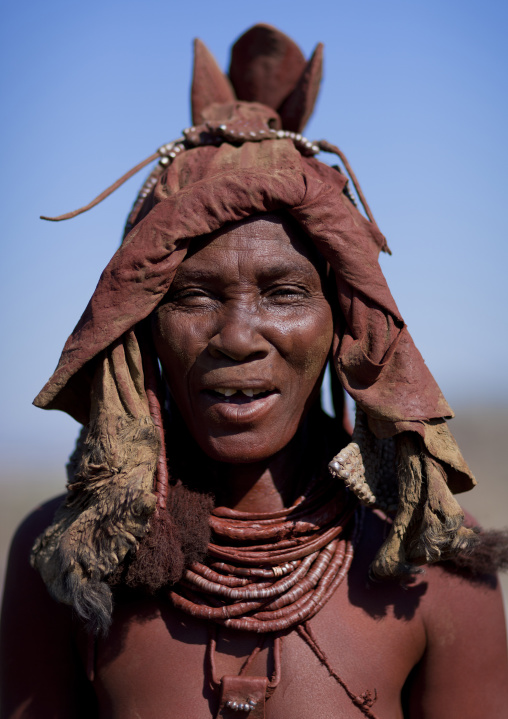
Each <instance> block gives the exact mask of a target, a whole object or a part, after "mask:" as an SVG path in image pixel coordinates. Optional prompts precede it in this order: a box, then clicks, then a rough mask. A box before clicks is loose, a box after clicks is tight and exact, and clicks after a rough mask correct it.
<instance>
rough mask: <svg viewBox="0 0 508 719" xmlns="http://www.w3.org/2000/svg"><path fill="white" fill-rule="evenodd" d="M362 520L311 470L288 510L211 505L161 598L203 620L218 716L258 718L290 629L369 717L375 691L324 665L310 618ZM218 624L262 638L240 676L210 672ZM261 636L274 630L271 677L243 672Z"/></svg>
mask: <svg viewBox="0 0 508 719" xmlns="http://www.w3.org/2000/svg"><path fill="white" fill-rule="evenodd" d="M362 519H363V512H362V510H360V509H359V508H358V500H357V498H356V497H355V496H354V495H352V494H351V493H349V492H348V493H346V494H345V493H344V491H343V486H342V487H341V486H340V485H339V484H338V483H336V482H333V481H330V480H329V479H326V480H325V479H319V478H318V479H316V478H314V479H313V480H312V481H311V483H310V485H309V486H308V487H307V489H306V491H305V492H304V494H302V495H301V496H300V497H298V499H297V500H296V501H295V502H294V503H293V504H292V505H291V506H290V507H289V508H287V509H281V510H279V511H276V512H266V513H250V512H238V511H235V510H232V509H228V508H226V507H217V508H216V509H214V510H213V512H212V515H211V518H210V525H211V529H212V542H210V544H209V545H208V556H207V564H203V563H197V562H196V563H194V564H192V565H191V566H190V567H189V568H188V569H187V570H186V571H185V573H184V575H183V578H182V579H181V581H180V582H179V583H178V584H177V585H175V586H174V587H173V588H172V590H171V591H170V592H169V598H170V600H171V602H172V604H173V606H174V607H176V608H178V609H180V610H182V611H183V612H185V613H186V614H190V615H191V616H193V617H196V618H199V619H204V620H206V621H207V622H211V623H212V626H211V631H210V640H209V643H208V651H207V657H208V665H209V674H210V680H211V684H212V686H213V687H214V689H216V690H217V691H218V692H219V696H220V705H219V710H218V713H217V717H224V719H226V718H228V719H231V718H232V717H235V718H236V719H240V717H247V716H248V717H249V719H262V718H264V717H265V702H266V699H268V698H269V697H270V696H271V694H272V693H273V692H274V691H275V689H276V687H277V685H278V683H279V681H280V678H281V649H282V639H283V635H284V634H286V633H287V632H288V631H291V630H293V629H294V630H296V631H298V633H299V634H300V636H301V637H302V639H304V641H305V642H306V643H307V644H308V645H309V647H310V648H311V649H312V651H313V652H314V654H316V656H317V657H318V659H319V660H320V661H321V663H322V664H324V665H325V667H326V668H327V669H328V671H329V673H330V674H331V675H332V676H333V677H334V678H335V679H336V680H337V681H338V682H339V684H340V685H341V686H342V687H343V689H344V690H345V691H346V693H347V694H348V696H349V698H350V699H351V700H352V702H353V703H354V704H355V705H356V706H357V707H358V708H359V709H360V711H361V712H362V713H363V714H364V715H365V716H367V717H371V718H372V719H375V714H373V713H372V711H371V706H372V705H373V703H374V701H375V699H376V696H375V693H374V694H372V692H370V691H367V692H364V693H363V694H362V695H361V696H357V695H356V694H355V693H354V692H353V691H351V690H350V689H349V687H348V686H347V685H346V683H345V682H344V681H343V680H342V679H341V678H340V677H339V675H338V674H337V673H336V672H335V671H334V670H333V669H332V667H331V666H330V664H329V662H328V660H327V658H326V656H325V654H324V652H323V651H322V650H321V648H320V647H319V645H318V644H317V642H316V639H315V637H314V634H313V632H312V629H311V627H310V625H309V620H310V619H311V618H312V617H313V616H314V615H315V614H316V613H317V612H318V611H319V610H320V609H321V608H322V607H323V606H324V605H325V604H326V602H327V601H328V600H329V599H330V597H331V596H332V594H333V593H334V592H335V591H336V589H337V588H338V586H339V585H340V584H341V582H342V581H343V580H344V578H345V577H346V575H347V573H348V570H349V568H350V566H351V562H352V560H353V548H354V545H355V542H357V541H358V539H359V536H360V533H361V525H362V523H363V522H362ZM221 625H222V626H225V627H228V628H231V629H236V630H242V631H249V632H254V633H257V634H260V635H261V636H260V639H259V641H258V644H257V646H256V648H255V649H254V651H253V652H252V653H251V655H250V656H249V657H248V658H247V660H246V661H245V663H244V665H243V666H242V669H241V670H240V673H239V675H238V676H229V675H226V676H223V677H222V678H221V679H219V678H218V677H217V675H216V668H215V650H216V641H217V630H218V627H219V626H221ZM267 634H270V635H271V636H272V637H273V658H274V674H273V677H272V678H271V679H269V678H268V677H266V676H265V677H259V676H247V674H246V672H247V670H248V668H249V666H250V665H251V663H252V661H253V659H254V657H255V656H256V654H257V653H259V651H261V649H262V648H263V645H264V643H265V639H266V638H267V637H266V635H267Z"/></svg>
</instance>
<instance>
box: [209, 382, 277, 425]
mask: <svg viewBox="0 0 508 719" xmlns="http://www.w3.org/2000/svg"><path fill="white" fill-rule="evenodd" d="M201 396H202V397H203V398H204V399H205V403H206V406H207V410H205V411H207V412H210V415H209V416H210V418H211V419H212V421H213V422H214V423H215V422H218V423H219V424H222V423H224V422H226V423H227V424H230V423H233V424H238V423H244V422H246V423H250V422H254V421H258V420H260V419H261V418H262V417H264V415H265V413H267V412H269V411H270V410H271V409H272V407H273V406H274V403H275V402H276V401H277V398H278V397H279V396H280V392H279V391H278V390H276V389H267V388H266V387H213V388H210V389H205V390H202V392H201Z"/></svg>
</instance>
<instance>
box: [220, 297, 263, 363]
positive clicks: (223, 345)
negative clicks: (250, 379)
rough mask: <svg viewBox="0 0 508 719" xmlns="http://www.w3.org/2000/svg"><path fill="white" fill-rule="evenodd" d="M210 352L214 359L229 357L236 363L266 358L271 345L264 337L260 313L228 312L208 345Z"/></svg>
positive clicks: (245, 311)
mask: <svg viewBox="0 0 508 719" xmlns="http://www.w3.org/2000/svg"><path fill="white" fill-rule="evenodd" d="M208 351H209V352H210V354H211V355H212V357H215V358H220V357H228V358H229V359H232V360H235V361H236V362H241V361H244V360H246V359H262V358H263V357H265V356H266V355H267V354H268V352H269V351H270V343H269V342H268V340H267V339H266V338H265V337H264V336H263V333H262V330H261V318H260V316H259V313H258V311H255V310H254V311H249V310H241V309H235V310H232V311H229V312H227V313H226V314H225V315H224V317H223V318H222V319H221V323H220V327H218V331H217V333H216V334H215V335H214V336H213V337H212V338H211V339H210V341H209V343H208Z"/></svg>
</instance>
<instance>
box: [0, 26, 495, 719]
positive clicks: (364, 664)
mask: <svg viewBox="0 0 508 719" xmlns="http://www.w3.org/2000/svg"><path fill="white" fill-rule="evenodd" d="M267 48H268V49H267ZM320 68H321V49H320V47H319V46H318V48H317V50H316V52H315V53H314V55H313V57H312V58H311V60H310V61H309V62H308V63H305V61H304V59H303V57H302V56H301V53H300V52H299V50H298V48H297V47H296V46H295V45H294V44H293V43H292V42H291V41H290V40H289V39H288V38H286V37H285V36H283V35H281V34H280V33H278V32H277V31H275V30H273V29H272V28H269V27H268V26H256V27H255V28H252V29H251V30H250V31H249V32H248V33H246V34H245V35H244V36H243V37H242V38H240V40H239V41H238V42H237V43H236V45H235V46H234V48H233V56H232V65H231V70H230V80H231V83H230V81H229V80H228V79H227V78H226V77H225V76H224V75H223V74H222V73H221V72H220V70H219V69H218V68H217V66H216V65H215V62H214V61H213V58H211V56H210V55H209V53H208V51H207V50H206V49H205V48H204V46H202V45H201V44H199V43H198V44H197V46H196V63H195V69H194V79H193V88H192V104H193V120H194V125H193V127H191V128H189V129H188V130H186V131H185V132H184V137H183V138H181V140H179V141H177V142H176V143H170V145H168V146H164V147H163V148H161V149H160V151H159V155H160V156H161V159H160V163H159V166H158V168H157V169H156V170H155V171H154V172H153V173H152V174H151V176H150V178H149V180H148V181H147V183H145V186H144V187H143V189H142V191H141V193H140V196H139V198H138V201H137V202H136V203H135V206H134V209H133V212H132V213H131V216H130V218H129V221H128V226H127V232H126V236H125V239H124V242H123V244H122V247H121V248H120V249H119V250H118V252H117V253H116V254H115V255H114V257H113V259H112V260H111V262H110V263H109V265H108V266H107V268H106V269H105V271H104V272H103V274H102V276H101V279H100V281H99V284H98V286H97V289H96V291H95V293H94V295H93V297H92V299H91V300H90V303H89V305H88V307H87V309H86V310H85V313H84V314H83V316H82V318H81V320H80V322H79V323H78V325H77V327H76V328H75V330H74V332H73V334H72V335H71V337H70V338H69V340H68V341H67V344H66V346H65V348H64V352H63V354H62V358H61V360H60V363H59V366H58V368H57V370H56V372H55V374H54V375H53V377H52V378H51V380H50V381H49V382H48V384H47V385H46V387H45V388H44V389H43V391H42V392H41V393H40V395H39V396H38V398H37V399H36V403H37V404H38V405H39V406H44V407H46V408H58V409H63V410H65V411H67V412H69V413H70V414H71V415H72V416H73V417H75V418H76V419H78V420H79V421H81V422H82V423H83V424H84V425H85V428H86V429H85V430H84V432H83V433H82V437H81V440H80V442H79V443H78V447H77V449H76V452H75V454H74V456H73V458H72V459H71V464H70V472H69V494H68V495H67V498H66V500H65V502H64V503H63V505H62V506H61V507H60V508H59V509H58V511H57V514H56V516H55V518H54V520H53V521H52V512H53V511H54V509H55V508H56V507H55V505H54V503H53V504H51V505H49V506H47V507H45V508H44V509H43V510H41V511H40V512H37V513H35V514H34V515H32V516H31V517H30V518H29V519H28V521H27V523H25V525H24V526H23V527H22V528H21V529H20V531H19V533H18V536H17V539H16V540H15V543H14V548H13V553H12V560H11V569H10V576H9V577H8V584H9V586H10V587H11V589H10V590H8V593H7V597H6V601H5V606H4V620H3V621H4V632H5V640H4V646H5V647H6V655H5V657H4V660H3V661H4V667H5V669H4V671H5V676H6V686H8V687H9V691H8V692H6V700H5V716H27V717H28V716H37V717H45V716H62V717H64V716H65V717H69V716H80V715H81V714H83V715H86V716H93V715H94V713H95V715H97V716H108V717H111V716H113V717H122V718H123V717H131V716H132V717H135V716H143V717H162V716H167V717H173V716H192V717H201V716H202V717H209V716H224V717H229V716H246V715H249V716H251V717H262V716H267V717H277V718H281V719H284V717H295V716H301V717H310V716H312V717H330V716H348V717H349V716H351V717H355V716H360V715H362V714H363V715H365V716H370V717H401V716H403V712H406V714H407V716H411V717H431V716H432V717H433V718H435V717H441V716H442V717H445V716H446V717H449V716H454V715H456V716H477V715H479V714H480V713H482V714H485V713H486V714H487V715H492V716H502V712H503V707H504V706H505V705H506V696H505V695H504V694H505V693H506V690H505V688H502V687H503V682H502V677H503V676H504V674H503V673H504V672H505V671H506V650H505V646H506V643H505V640H504V639H503V637H502V636H500V633H499V626H500V622H501V621H502V605H501V601H500V597H499V591H498V590H497V589H496V588H495V587H494V586H493V585H492V581H493V580H492V578H487V579H485V578H484V581H480V579H479V578H478V577H477V579H476V581H475V582H472V581H465V580H464V578H463V577H462V576H460V575H457V574H452V573H449V572H448V573H447V572H446V571H445V570H444V569H442V568H437V567H433V568H430V569H429V570H427V571H426V572H425V573H424V574H419V571H420V570H419V566H420V565H421V564H424V563H434V562H437V561H439V560H444V559H449V558H452V557H455V556H460V555H461V553H462V554H463V553H464V551H465V550H466V549H469V548H472V547H473V546H474V544H475V543H476V542H477V537H476V534H475V532H474V531H473V530H471V529H468V528H466V527H464V526H463V515H462V512H461V510H460V508H459V506H458V505H457V503H456V502H455V500H454V499H453V496H452V494H451V491H463V490H464V489H468V488H470V487H471V486H472V484H473V483H474V480H473V478H472V476H471V474H470V472H469V470H468V468H467V466H466V464H465V462H464V460H463V459H462V457H461V455H460V452H459V450H458V448H457V446H456V444H455V443H454V440H453V438H452V436H451V434H450V433H449V432H448V430H447V428H446V422H445V418H446V417H450V416H451V415H452V413H451V410H450V408H449V407H448V405H447V403H446V401H445V400H444V398H443V397H442V395H441V393H440V392H439V388H438V387H437V385H436V384H435V382H434V380H433V378H432V376H431V375H430V373H429V372H428V370H427V369H426V367H425V365H424V363H423V360H422V359H421V356H420V355H419V353H418V351H417V350H416V348H415V347H414V345H413V343H412V340H411V338H410V336H409V334H408V332H407V330H406V327H405V325H404V322H403V320H402V318H401V316H400V314H399V312H398V310H397V307H396V305H395V303H394V301H393V299H392V297H391V295H390V292H389V290H388V288H387V286H386V282H385V280H384V277H383V275H382V273H381V270H380V268H379V265H378V263H377V255H378V253H379V251H380V250H381V249H384V250H386V249H387V247H386V242H385V240H384V238H383V236H382V235H381V233H380V232H379V230H378V228H377V226H376V225H375V223H374V221H373V218H372V216H371V214H370V211H369V210H368V207H366V203H364V206H365V209H366V212H367V215H368V217H369V220H367V219H365V218H364V217H363V215H361V214H360V213H359V212H358V210H357V209H356V208H355V206H354V204H353V203H352V201H351V199H350V196H349V190H348V189H347V179H346V176H345V175H344V174H343V173H342V172H340V171H338V170H337V169H334V168H330V167H328V166H327V165H324V164H323V163H320V162H318V161H317V160H316V159H315V158H314V155H315V154H316V153H317V152H318V151H319V150H320V149H322V150H325V151H330V150H332V151H333V150H334V148H333V147H332V146H330V145H328V144H327V143H324V142H323V143H319V145H314V144H312V143H310V142H308V141H306V140H305V138H302V136H301V135H300V132H301V130H302V129H303V126H304V124H305V122H306V120H307V119H308V117H309V115H310V113H311V111H312V107H313V104H314V101H315V97H316V94H317V89H318V85H319V78H320ZM151 159H153V158H151ZM360 197H361V199H362V201H363V197H362V196H361V193H360ZM363 202H364V201H363ZM329 356H331V358H332V362H333V366H334V368H335V370H336V372H337V377H338V379H339V380H340V383H341V385H342V386H343V387H344V388H345V389H346V390H347V391H348V392H349V394H350V395H351V396H352V397H353V398H354V399H355V400H356V402H357V407H358V416H357V424H356V427H355V432H354V439H355V440H356V442H353V443H351V442H350V438H349V436H348V434H347V432H346V431H345V430H344V429H343V428H342V427H340V426H337V425H340V424H341V422H340V421H339V422H332V421H330V420H327V419H326V418H325V417H324V416H323V414H322V413H321V411H320V408H319V388H320V384H321V379H322V376H323V372H324V369H325V365H326V362H327V359H328V357H329ZM157 360H158V361H159V362H160V366H161V368H162V375H163V378H162V379H161V378H159V377H158V361H157ZM167 390H169V393H168V392H167ZM335 400H336V408H337V410H338V415H337V416H338V417H339V418H340V417H341V416H342V415H341V391H339V388H338V387H336V389H335ZM333 455H336V456H335V457H334V458H333V460H332V462H331V464H330V470H331V476H330V474H329V472H328V470H327V468H326V465H327V463H328V461H329V460H330V459H331V458H332V457H333ZM396 475H398V485H399V489H398V497H394V496H393V493H394V491H395V490H394V486H395V485H396V483H397V476H396ZM394 479H395V484H394ZM450 490H451V491H450ZM359 500H360V501H361V502H363V503H364V504H366V505H369V506H371V507H378V508H380V509H381V510H383V511H384V513H381V514H379V513H374V512H372V511H365V510H362V509H360V506H359ZM391 510H396V511H393V515H394V518H393V521H392V520H389V519H388V516H387V513H389V512H390V511H391ZM50 523H51V524H50ZM48 524H50V526H49V527H48V528H46V527H47V526H48ZM43 530H44V531H43ZM41 533H42V534H41ZM37 537H38V539H36V538H37ZM34 542H35V546H34V549H33V552H32V562H33V565H34V566H35V567H36V568H37V570H38V571H39V572H40V574H41V576H42V578H43V580H44V582H45V584H46V586H47V587H48V589H49V591H50V593H51V594H52V596H53V597H54V598H55V599H57V600H58V601H60V602H62V604H56V603H55V602H54V601H53V600H52V599H50V597H49V596H48V595H47V594H46V593H45V590H44V588H43V586H42V583H41V580H40V579H39V578H38V576H37V575H36V574H35V573H33V571H32V570H30V569H29V568H28V566H27V563H26V561H25V557H26V555H27V552H28V551H29V547H31V545H32V544H33V543H34ZM369 567H370V572H371V575H372V576H374V577H376V578H378V579H381V578H382V579H387V578H393V577H399V578H400V577H404V579H403V581H402V582H401V581H395V582H394V581H384V582H380V581H377V582H374V581H369ZM489 582H490V584H489ZM113 600H114V606H113ZM65 605H70V606H71V607H73V609H74V610H75V614H74V615H73V614H72V613H71V611H70V609H69V607H68V606H65ZM40 617H47V618H48V619H47V620H46V621H45V622H44V623H42V622H41V621H40V619H39V618H40ZM478 617H481V621H478ZM48 620H49V621H48ZM34 643H36V644H37V645H38V646H41V647H42V649H43V654H42V655H40V656H37V655H33V654H31V655H30V656H29V657H27V649H28V648H29V647H31V646H33V645H34ZM466 669H467V673H468V674H469V675H473V676H476V677H478V683H477V686H473V687H471V686H468V693H467V694H466V693H465V692H464V691H463V689H464V680H463V678H464V675H465V674H466ZM22 670H24V671H25V672H26V674H27V675H28V678H26V679H25V677H23V680H21V678H20V675H21V672H22ZM444 677H446V679H445V678H444Z"/></svg>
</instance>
